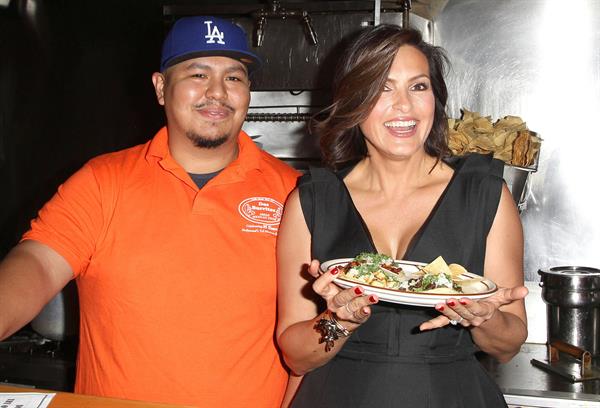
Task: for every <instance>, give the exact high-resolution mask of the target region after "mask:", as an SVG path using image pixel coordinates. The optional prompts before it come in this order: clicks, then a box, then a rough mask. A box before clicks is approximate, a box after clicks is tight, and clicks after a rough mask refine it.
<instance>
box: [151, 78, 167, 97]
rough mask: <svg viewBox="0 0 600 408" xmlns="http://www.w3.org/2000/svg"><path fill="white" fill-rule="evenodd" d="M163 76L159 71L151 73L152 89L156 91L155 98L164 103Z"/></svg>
mask: <svg viewBox="0 0 600 408" xmlns="http://www.w3.org/2000/svg"><path fill="white" fill-rule="evenodd" d="M165 80H166V79H165V76H164V75H163V74H162V73H160V72H155V73H153V74H152V83H153V84H154V91H155V92H156V100H157V101H158V103H159V104H161V105H164V104H165V93H164V89H165Z"/></svg>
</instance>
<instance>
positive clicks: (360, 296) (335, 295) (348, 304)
mask: <svg viewBox="0 0 600 408" xmlns="http://www.w3.org/2000/svg"><path fill="white" fill-rule="evenodd" d="M308 272H309V273H310V274H311V275H312V276H314V277H315V278H317V279H316V280H315V281H314V282H313V285H312V287H313V290H314V291H315V293H317V294H318V295H319V296H321V297H322V298H323V299H324V300H325V301H326V302H327V309H328V310H329V311H331V312H332V313H335V316H336V320H338V321H339V322H340V323H342V324H343V326H344V327H345V328H346V329H347V330H349V331H353V330H355V329H356V328H358V326H360V325H361V324H363V323H364V322H366V321H367V319H368V318H369V316H370V315H371V307H370V305H373V304H375V303H377V302H378V301H379V299H378V298H377V296H376V295H368V294H365V291H364V289H363V288H362V287H360V286H355V287H353V288H348V289H342V288H340V287H339V286H337V285H336V284H335V283H333V280H334V279H335V278H336V277H337V274H338V273H339V269H337V268H333V269H330V270H329V271H327V272H325V273H322V274H321V272H320V269H319V261H317V260H312V262H311V263H310V265H309V266H308Z"/></svg>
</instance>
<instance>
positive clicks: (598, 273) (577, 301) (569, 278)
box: [538, 266, 600, 356]
mask: <svg viewBox="0 0 600 408" xmlns="http://www.w3.org/2000/svg"><path fill="white" fill-rule="evenodd" d="M538 274H540V276H541V282H540V286H541V287H542V299H543V300H544V302H545V303H546V310H547V313H548V342H550V341H553V340H561V341H563V342H565V343H568V344H571V345H573V346H577V347H579V348H582V349H584V350H587V351H589V352H590V353H591V354H592V355H593V356H598V355H600V269H596V268H589V267H585V266H557V267H553V268H549V269H547V270H542V269H540V270H539V271H538Z"/></svg>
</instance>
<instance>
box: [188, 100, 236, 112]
mask: <svg viewBox="0 0 600 408" xmlns="http://www.w3.org/2000/svg"><path fill="white" fill-rule="evenodd" d="M211 106H216V107H218V108H225V109H227V110H228V111H230V112H234V111H235V109H234V108H233V107H232V106H230V105H227V104H226V103H223V102H217V101H210V102H203V103H199V104H197V105H194V108H196V109H203V108H207V107H211Z"/></svg>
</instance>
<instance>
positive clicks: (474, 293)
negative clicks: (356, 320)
mask: <svg viewBox="0 0 600 408" xmlns="http://www.w3.org/2000/svg"><path fill="white" fill-rule="evenodd" d="M352 259H353V258H340V259H332V260H330V261H327V262H323V263H322V264H321V270H322V271H323V272H325V271H328V270H329V269H331V268H333V267H336V266H344V265H346V264H347V263H348V262H350V261H351V260H352ZM395 262H396V264H398V265H399V266H400V267H401V268H402V270H403V271H404V272H405V273H413V272H416V271H418V270H419V267H423V266H425V265H426V264H424V263H420V262H411V261H402V260H400V261H395ZM460 277H461V278H462V279H474V278H475V279H481V280H480V281H479V282H477V283H475V284H474V285H471V287H470V288H469V290H468V291H467V292H465V293H448V294H444V293H423V292H406V291H402V290H397V289H384V288H379V287H376V286H371V285H367V284H364V283H359V282H354V281H351V280H347V279H344V278H341V277H338V278H336V279H335V281H334V282H335V283H336V284H337V285H338V286H341V287H342V288H344V289H347V288H353V287H355V286H361V287H363V288H364V289H365V291H366V293H367V294H376V295H377V296H378V297H379V299H380V300H384V301H386V302H391V303H399V304H402V305H411V306H434V305H436V304H438V303H444V302H445V301H446V299H450V298H455V299H460V298H467V299H484V298H486V297H488V296H491V295H493V294H494V293H495V292H496V291H497V290H498V287H497V286H496V284H495V283H494V282H492V281H491V280H489V279H486V278H482V277H481V276H479V275H476V274H474V273H470V272H466V273H463V274H462V275H460Z"/></svg>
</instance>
